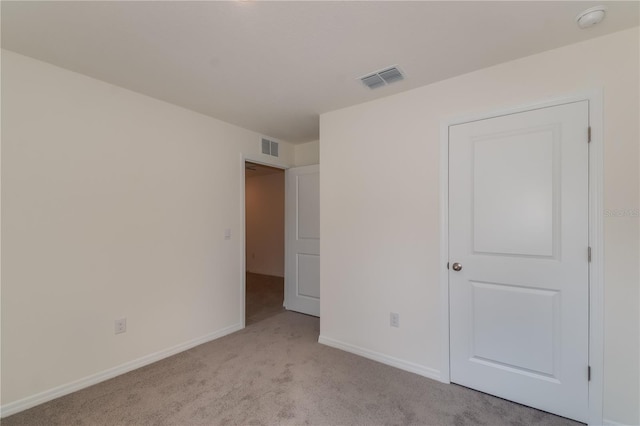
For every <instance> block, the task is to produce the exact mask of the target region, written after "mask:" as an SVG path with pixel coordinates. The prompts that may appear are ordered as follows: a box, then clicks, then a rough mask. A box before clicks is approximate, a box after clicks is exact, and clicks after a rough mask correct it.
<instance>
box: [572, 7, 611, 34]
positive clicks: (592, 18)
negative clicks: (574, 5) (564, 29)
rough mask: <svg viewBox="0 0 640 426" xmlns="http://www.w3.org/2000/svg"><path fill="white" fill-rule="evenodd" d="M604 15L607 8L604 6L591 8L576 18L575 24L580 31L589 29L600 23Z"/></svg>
mask: <svg viewBox="0 0 640 426" xmlns="http://www.w3.org/2000/svg"><path fill="white" fill-rule="evenodd" d="M606 13H607V8H606V7H604V6H596V7H592V8H589V9H587V10H585V11H583V12H581V13H580V14H579V15H578V16H576V23H577V24H578V26H579V27H580V28H582V29H585V28H589V27H592V26H594V25H596V24H599V23H600V22H602V20H603V19H604V16H605V15H606Z"/></svg>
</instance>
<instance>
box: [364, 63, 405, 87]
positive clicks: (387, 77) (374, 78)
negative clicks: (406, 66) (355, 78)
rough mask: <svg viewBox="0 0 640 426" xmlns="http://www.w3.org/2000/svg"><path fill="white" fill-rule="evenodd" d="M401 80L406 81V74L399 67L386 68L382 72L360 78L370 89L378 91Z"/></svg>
mask: <svg viewBox="0 0 640 426" xmlns="http://www.w3.org/2000/svg"><path fill="white" fill-rule="evenodd" d="M400 80H404V74H402V71H400V69H399V68H398V67H390V68H385V69H383V70H382V71H376V72H374V73H372V74H367V75H365V76H364V77H360V81H362V83H363V84H364V85H365V86H367V87H368V88H369V89H376V88H378V87H382V86H386V85H387V84H391V83H393V82H396V81H400Z"/></svg>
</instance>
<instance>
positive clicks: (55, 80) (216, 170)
mask: <svg viewBox="0 0 640 426" xmlns="http://www.w3.org/2000/svg"><path fill="white" fill-rule="evenodd" d="M280 153H281V158H280V159H279V160H278V161H277V162H274V161H273V158H272V157H269V156H265V155H262V154H260V135H259V134H257V133H254V132H251V131H248V130H245V129H242V128H239V127H236V126H233V125H230V124H227V123H224V122H221V121H219V120H215V119H213V118H210V117H207V116H204V115H201V114H198V113H195V112H192V111H189V110H186V109H184V108H181V107H177V106H174V105H170V104H167V103H165V102H162V101H159V100H156V99H152V98H149V97H146V96H143V95H140V94H137V93H134V92H131V91H128V90H125V89H122V88H119V87H116V86H113V85H110V84H107V83H104V82H101V81H98V80H95V79H92V78H89V77H86V76H83V75H80V74H77V73H73V72H70V71H67V70H64V69H61V68H57V67H54V66H52V65H49V64H46V63H44V62H40V61H36V60H33V59H31V58H27V57H25V56H21V55H18V54H15V53H13V52H9V51H6V50H3V51H2V202H1V206H2V406H3V414H6V411H5V409H6V408H7V407H9V406H12V407H22V408H24V404H27V405H28V404H29V403H31V402H33V401H37V400H38V398H40V397H42V395H40V396H38V394H39V393H41V392H44V395H45V397H46V396H47V395H49V396H50V395H53V394H55V392H57V391H58V390H59V389H58V390H56V389H55V388H56V387H58V386H63V389H62V392H64V389H67V390H68V389H69V388H68V387H66V388H65V386H68V385H70V384H73V385H74V386H75V385H78V383H80V384H82V383H84V382H82V380H84V379H86V378H87V377H99V376H95V375H96V374H98V373H102V372H110V371H114V369H117V368H120V367H122V366H126V365H131V363H132V362H134V363H135V362H137V361H140V360H144V359H148V358H145V357H149V356H157V355H158V354H162V353H165V352H166V351H167V350H175V348H179V347H181V345H185V344H189V343H193V342H202V341H204V340H207V339H211V338H214V337H216V336H219V335H220V334H224V333H227V332H231V331H234V330H237V329H238V328H240V327H241V324H242V320H243V318H241V316H242V313H243V306H242V301H241V294H242V293H241V291H242V288H241V282H242V276H243V274H244V271H243V267H244V265H243V263H242V257H243V253H242V250H243V249H242V244H241V241H242V240H243V238H244V235H243V232H244V224H243V223H242V203H243V199H242V181H243V179H242V176H243V173H244V161H243V159H242V156H243V155H246V156H250V157H251V158H254V159H258V160H260V161H262V162H265V163H272V164H274V163H275V164H280V165H282V166H290V165H292V164H293V146H291V145H290V144H287V143H282V144H281V145H280ZM225 229H230V230H231V238H230V239H228V240H227V239H225ZM121 317H126V318H127V332H126V333H124V334H119V335H115V334H114V320H115V319H116V318H121ZM136 360H137V361H136ZM77 381H79V382H77ZM74 383H75V384H74ZM47 392H49V393H47ZM52 392H53V393H52ZM21 404H22V405H21Z"/></svg>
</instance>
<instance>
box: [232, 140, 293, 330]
mask: <svg viewBox="0 0 640 426" xmlns="http://www.w3.org/2000/svg"><path fill="white" fill-rule="evenodd" d="M247 161H248V162H250V163H256V164H261V165H263V166H269V167H273V168H276V169H280V170H282V171H283V172H286V171H287V169H289V168H290V166H287V165H284V164H279V163H270V162H267V161H264V159H258V158H257V157H253V156H251V155H247V154H244V153H241V154H240V166H241V167H240V171H241V172H240V197H241V198H240V206H241V207H240V210H241V218H240V220H241V221H242V225H241V226H240V258H241V259H242V262H240V277H241V279H240V326H241V328H245V327H246V314H247V313H246V312H245V307H246V303H247V302H246V297H247V215H246V209H247V206H246V204H247V199H246V193H245V188H246V186H245V185H246V182H245V170H244V168H245V163H246V162H247ZM285 184H286V182H285ZM284 198H285V199H284V202H285V205H286V203H287V193H286V188H285V194H284ZM287 249H288V247H287V224H286V219H285V235H284V252H285V258H286V253H287ZM284 281H285V283H286V282H287V271H286V268H285V271H284ZM285 291H286V288H285ZM283 303H284V300H283Z"/></svg>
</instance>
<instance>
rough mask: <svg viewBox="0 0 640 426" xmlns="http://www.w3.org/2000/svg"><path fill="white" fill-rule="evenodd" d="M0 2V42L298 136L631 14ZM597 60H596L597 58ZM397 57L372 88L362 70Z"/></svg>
mask: <svg viewBox="0 0 640 426" xmlns="http://www.w3.org/2000/svg"><path fill="white" fill-rule="evenodd" d="M601 3H602V2H583V1H568V2H557V1H551V2H548V1H533V2H520V1H508V2H500V1H498V2H484V1H471V2H454V1H441V2H435V1H432V2H420V1H418V2H415V1H414V2H401V1H389V2H363V1H358V2H329V1H320V2H310V1H297V2H271V1H230V2H185V1H174V2H144V1H143V2H126V1H120V2H90V1H80V2H47V1H45V2H36V1H19V2H10V1H2V3H1V4H2V47H4V48H6V49H9V50H13V51H15V52H18V53H22V54H24V55H27V56H31V57H34V58H37V59H40V60H43V61H46V62H50V63H52V64H55V65H58V66H61V67H64V68H67V69H70V70H73V71H77V72H80V73H83V74H86V75H89V76H92V77H95V78H98V79H100V80H104V81H107V82H109V83H113V84H116V85H118V86H122V87H125V88H128V89H131V90H134V91H137V92H140V93H143V94H146V95H149V96H152V97H154V98H158V99H162V100H165V101H167V102H171V103H174V104H177V105H181V106H184V107H186V108H189V109H192V110H194V111H198V112H201V113H203V114H207V115H210V116H212V117H216V118H219V119H221V120H224V121H227V122H230V123H234V124H237V125H239V126H242V127H245V128H247V129H251V130H254V131H256V132H259V133H262V134H264V135H267V136H271V137H274V138H279V139H281V140H285V141H289V142H293V143H301V142H306V141H310V140H315V139H318V127H319V122H318V115H319V114H320V113H323V112H326V111H331V110H334V109H338V108H342V107H346V106H350V105H354V104H358V103H361V102H366V101H369V100H372V99H376V98H379V97H383V96H388V95H390V94H393V93H397V92H401V91H405V90H409V89H412V88H415V87H419V86H423V85H426V84H429V83H433V82H435V81H439V80H443V79H446V78H449V77H452V76H456V75H460V74H464V73H467V72H470V71H473V70H476V69H480V68H484V67H487V66H491V65H494V64H498V63H501V62H505V61H509V60H512V59H515V58H519V57H523V56H527V55H531V54H534V53H537V52H542V51H544V50H548V49H552V48H555V47H559V46H563V45H567V44H571V43H575V42H578V41H581V40H586V39H589V38H592V37H597V36H601V35H604V34H606V33H610V32H614V31H619V30H622V29H625V28H629V27H632V26H637V25H638V22H639V20H638V15H639V4H640V3H638V2H637V1H632V2H604V3H605V4H606V5H607V7H608V9H609V11H608V14H607V17H606V19H605V20H604V22H603V23H602V24H600V25H599V26H596V27H593V28H590V29H587V30H580V29H578V27H577V26H576V25H575V22H574V18H575V16H576V14H577V13H578V12H580V11H582V10H583V9H586V8H587V7H591V6H594V5H597V4H601ZM594 60H597V58H594ZM396 64H397V65H399V66H400V67H401V69H402V70H403V71H404V72H405V74H406V77H407V78H406V80H405V81H402V82H399V83H395V84H393V85H391V86H387V87H383V88H381V89H377V90H373V91H372V90H370V89H367V88H365V87H364V86H363V85H362V84H361V83H360V82H359V81H358V80H357V78H358V77H361V76H362V75H364V74H366V73H368V72H370V71H376V70H379V69H381V68H384V67H386V66H388V65H396Z"/></svg>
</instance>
